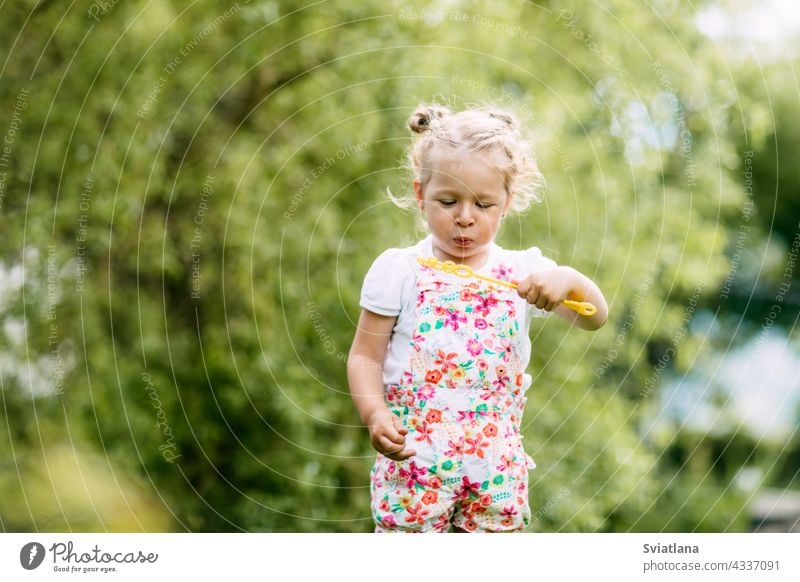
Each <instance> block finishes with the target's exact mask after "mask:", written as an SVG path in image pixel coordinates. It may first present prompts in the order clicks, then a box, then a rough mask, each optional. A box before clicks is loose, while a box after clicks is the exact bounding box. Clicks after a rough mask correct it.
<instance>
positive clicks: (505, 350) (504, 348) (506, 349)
mask: <svg viewBox="0 0 800 582" xmlns="http://www.w3.org/2000/svg"><path fill="white" fill-rule="evenodd" d="M513 349H514V346H513V345H512V344H511V341H510V340H507V339H503V340H500V350H499V351H498V355H502V356H503V361H504V362H507V361H508V360H510V359H511V350H513Z"/></svg>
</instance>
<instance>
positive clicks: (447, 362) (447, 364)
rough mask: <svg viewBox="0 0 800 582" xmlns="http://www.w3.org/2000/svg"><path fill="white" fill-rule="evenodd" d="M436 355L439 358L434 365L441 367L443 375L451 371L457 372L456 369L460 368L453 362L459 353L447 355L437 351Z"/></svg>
mask: <svg viewBox="0 0 800 582" xmlns="http://www.w3.org/2000/svg"><path fill="white" fill-rule="evenodd" d="M454 329H457V328H454ZM436 354H437V356H438V358H436V359H435V360H434V361H433V365H434V366H439V367H441V370H442V374H447V372H449V371H450V370H455V369H456V368H458V364H456V363H455V362H453V361H451V360H452V359H453V358H455V357H456V356H458V354H457V353H455V352H451V353H449V354H445V353H444V351H442V350H436Z"/></svg>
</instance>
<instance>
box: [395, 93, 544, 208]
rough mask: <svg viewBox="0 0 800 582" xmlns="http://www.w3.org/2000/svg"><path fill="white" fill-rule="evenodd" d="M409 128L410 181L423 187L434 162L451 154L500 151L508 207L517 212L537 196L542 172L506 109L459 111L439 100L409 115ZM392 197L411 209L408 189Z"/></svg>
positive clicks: (436, 162)
mask: <svg viewBox="0 0 800 582" xmlns="http://www.w3.org/2000/svg"><path fill="white" fill-rule="evenodd" d="M408 126H409V128H411V131H413V132H414V133H415V134H417V136H416V138H415V139H414V142H413V144H412V145H411V147H410V148H409V149H408V162H407V163H408V167H409V170H410V171H411V174H412V175H413V177H414V179H415V180H419V182H420V183H421V184H422V185H423V186H425V184H426V183H427V182H428V180H429V179H430V177H431V172H432V170H434V169H435V168H436V167H437V164H438V162H439V161H440V160H441V159H442V158H445V157H447V156H448V155H450V156H452V154H453V152H454V151H455V152H458V151H459V150H462V151H464V152H482V153H485V152H494V151H498V152H501V153H502V154H504V155H501V156H494V158H493V160H496V159H500V160H502V161H500V162H498V163H497V167H496V169H497V171H498V172H500V173H501V174H502V175H503V180H504V183H505V187H506V193H507V194H508V195H511V193H512V192H513V194H514V196H513V198H512V199H511V206H510V209H511V210H516V211H522V210H525V209H526V208H528V207H529V206H530V205H531V203H533V202H539V201H540V200H541V196H540V191H541V189H542V188H543V186H544V176H542V174H541V173H540V172H539V167H538V166H537V164H536V160H535V159H534V157H533V151H532V150H533V148H532V146H531V144H530V142H529V141H528V140H526V139H525V137H524V136H523V135H522V131H521V129H520V124H519V121H518V120H517V117H516V116H515V115H514V114H513V113H511V112H510V111H507V110H505V109H500V108H498V107H494V106H491V105H485V106H480V107H476V108H472V109H467V110H464V111H459V112H458V113H452V112H451V111H450V109H448V108H447V107H444V106H441V105H438V104H435V103H433V104H420V105H419V107H417V109H416V111H414V113H413V114H412V115H411V117H409V119H408ZM389 197H390V198H391V199H392V201H393V202H394V203H395V204H396V205H397V206H400V207H401V208H413V207H414V206H416V199H415V197H414V195H413V193H409V194H408V195H407V196H401V197H397V196H394V195H393V194H392V193H391V192H389Z"/></svg>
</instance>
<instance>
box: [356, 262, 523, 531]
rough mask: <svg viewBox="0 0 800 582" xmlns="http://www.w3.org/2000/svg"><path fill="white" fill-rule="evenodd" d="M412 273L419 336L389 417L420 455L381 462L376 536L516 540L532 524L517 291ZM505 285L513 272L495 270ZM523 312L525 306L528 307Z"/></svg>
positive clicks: (376, 470)
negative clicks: (503, 534)
mask: <svg viewBox="0 0 800 582" xmlns="http://www.w3.org/2000/svg"><path fill="white" fill-rule="evenodd" d="M412 259H413V260H412V262H413V264H414V270H415V274H416V297H417V299H416V325H417V327H416V329H415V330H414V334H413V337H412V341H411V346H412V349H411V350H410V357H409V361H408V363H407V364H406V367H405V369H404V371H403V373H402V377H401V380H400V383H399V384H391V385H389V386H387V387H386V394H385V397H386V402H387V404H388V406H389V409H390V410H391V411H392V412H393V413H394V414H396V415H397V416H398V417H400V418H401V419H402V421H403V424H404V426H405V427H406V428H407V429H408V434H407V435H406V447H407V448H409V449H414V450H416V452H417V454H416V455H415V456H413V457H410V458H409V459H406V460H404V461H393V460H391V459H388V458H387V457H384V456H383V455H381V454H378V456H377V459H376V461H375V464H374V466H373V468H372V472H371V484H370V492H371V498H372V513H373V518H374V520H375V522H376V531H378V532H383V531H415V532H425V531H438V532H446V531H447V530H448V528H449V527H450V524H453V525H454V526H456V527H458V528H460V529H463V530H467V531H476V530H477V531H519V530H521V529H523V528H524V527H525V526H527V525H528V522H529V521H530V507H529V506H528V469H532V468H533V467H535V465H534V464H533V461H532V459H531V458H530V457H528V456H527V455H526V454H525V452H524V451H523V449H522V441H521V436H520V421H521V417H522V412H523V407H524V405H525V400H526V398H525V397H524V396H523V394H522V386H523V374H524V372H525V367H526V364H527V362H524V361H522V356H521V354H522V353H523V350H522V349H521V347H522V342H523V341H524V340H526V339H527V338H523V337H522V335H523V333H524V330H523V331H522V332H521V331H520V326H519V322H518V317H517V310H518V309H520V308H523V309H524V307H522V306H521V305H520V303H519V302H520V301H522V300H521V299H520V298H519V296H518V295H517V294H516V292H515V291H514V290H512V289H509V288H507V287H503V286H499V285H496V284H492V283H488V282H485V281H482V280H479V279H464V278H460V277H458V276H456V275H454V274H449V273H445V272H442V271H437V270H435V269H433V268H431V267H427V266H422V265H421V264H420V263H418V262H417V261H416V258H415V257H412ZM493 275H494V276H495V277H497V278H501V279H505V280H509V279H510V278H511V276H512V273H511V271H510V269H507V268H503V267H501V269H500V270H499V271H498V270H495V271H493ZM522 305H524V303H523V304H522Z"/></svg>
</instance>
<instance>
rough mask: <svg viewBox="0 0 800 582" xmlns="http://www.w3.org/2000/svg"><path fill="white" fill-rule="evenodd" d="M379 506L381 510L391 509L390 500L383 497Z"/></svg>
mask: <svg viewBox="0 0 800 582" xmlns="http://www.w3.org/2000/svg"><path fill="white" fill-rule="evenodd" d="M379 507H380V510H381V511H389V509H390V508H389V500H388V499H383V500H382V501H381V504H380V506H379Z"/></svg>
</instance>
